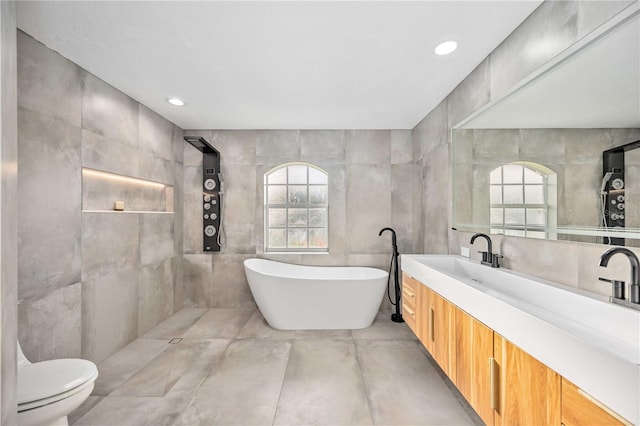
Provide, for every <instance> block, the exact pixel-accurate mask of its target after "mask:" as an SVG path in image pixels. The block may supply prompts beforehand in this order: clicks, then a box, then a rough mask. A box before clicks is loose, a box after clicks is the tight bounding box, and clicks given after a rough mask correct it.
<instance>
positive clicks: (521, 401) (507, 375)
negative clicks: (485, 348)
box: [493, 332, 561, 426]
mask: <svg viewBox="0 0 640 426" xmlns="http://www.w3.org/2000/svg"><path fill="white" fill-rule="evenodd" d="M493 354H494V359H495V362H496V367H497V368H498V375H499V378H497V380H498V381H499V394H500V398H499V401H498V404H497V407H496V408H495V411H494V416H495V417H494V425H540V426H542V425H559V424H560V423H561V407H560V405H561V400H560V396H561V391H560V386H561V377H560V375H559V374H558V373H556V372H555V371H553V370H552V369H550V368H549V367H547V366H546V365H544V364H543V363H541V362H540V361H538V360H537V359H535V358H533V357H532V356H531V355H529V354H527V353H526V352H525V351H523V350H522V349H520V348H518V347H517V346H515V345H514V344H512V343H511V342H509V341H508V340H506V339H504V338H503V337H502V336H500V335H499V334H498V333H495V332H494V333H493Z"/></svg>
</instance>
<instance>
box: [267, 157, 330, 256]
mask: <svg viewBox="0 0 640 426" xmlns="http://www.w3.org/2000/svg"><path fill="white" fill-rule="evenodd" d="M264 218H265V251H304V252H309V251H320V252H326V251H328V250H329V191H328V174H327V172H326V171H324V170H322V169H321V168H319V167H317V166H314V165H313V164H308V163H286V164H282V165H280V166H277V167H275V168H273V169H271V170H269V171H268V172H267V173H265V175H264Z"/></svg>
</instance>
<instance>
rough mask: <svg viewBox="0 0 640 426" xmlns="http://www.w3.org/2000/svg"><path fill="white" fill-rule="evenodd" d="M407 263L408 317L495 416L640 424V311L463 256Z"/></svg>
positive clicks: (484, 412)
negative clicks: (492, 266) (481, 263)
mask: <svg viewBox="0 0 640 426" xmlns="http://www.w3.org/2000/svg"><path fill="white" fill-rule="evenodd" d="M402 271H403V290H402V291H403V292H402V295H403V301H402V305H403V314H404V318H405V320H406V322H407V324H408V325H409V327H410V328H411V329H412V330H413V332H414V333H415V334H416V336H418V338H419V340H420V341H421V342H422V344H423V345H424V346H425V347H426V349H427V350H428V351H429V353H430V354H431V355H432V357H433V358H434V360H435V361H436V362H437V363H438V364H439V365H440V367H441V368H442V370H443V371H444V372H445V373H446V374H447V375H448V376H449V378H450V379H451V381H452V382H453V383H455V384H456V386H457V387H458V389H459V390H460V392H461V393H462V394H463V395H464V396H465V398H466V399H467V401H468V402H469V403H470V405H471V406H472V407H473V408H474V409H475V410H476V412H477V413H478V414H479V416H480V417H481V418H482V420H483V421H484V422H485V423H486V424H488V425H494V424H495V425H507V424H537V425H538V424H539V425H542V424H546V425H550V424H555V425H560V424H564V425H566V426H570V425H579V424H638V423H639V422H640V405H639V401H640V312H638V311H635V310H632V309H629V308H625V307H621V306H616V305H614V304H612V303H609V302H608V301H607V300H606V298H605V297H599V296H594V295H592V294H589V293H586V292H584V291H581V290H579V289H574V288H570V287H566V286H563V285H560V284H557V283H553V282H549V281H543V280H538V279H534V278H531V277H527V276H524V275H521V274H516V273H513V272H511V271H505V270H500V269H495V268H490V267H488V266H485V265H480V264H479V263H476V262H474V261H470V260H469V259H466V258H463V257H459V256H446V255H403V256H402Z"/></svg>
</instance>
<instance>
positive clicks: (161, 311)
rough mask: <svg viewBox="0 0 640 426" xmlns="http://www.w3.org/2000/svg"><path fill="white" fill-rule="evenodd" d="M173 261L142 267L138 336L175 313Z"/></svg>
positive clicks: (168, 260)
mask: <svg viewBox="0 0 640 426" xmlns="http://www.w3.org/2000/svg"><path fill="white" fill-rule="evenodd" d="M173 303H174V302H173V259H172V258H167V259H165V260H163V261H160V262H158V263H154V264H151V265H148V266H144V267H142V269H141V270H140V274H139V276H138V336H141V335H143V334H144V333H146V332H147V331H149V330H151V329H152V328H153V327H155V326H156V325H158V324H159V323H160V322H162V321H163V320H165V319H166V318H168V317H169V316H170V315H171V314H172V313H173Z"/></svg>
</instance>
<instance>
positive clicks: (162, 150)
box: [138, 105, 174, 160]
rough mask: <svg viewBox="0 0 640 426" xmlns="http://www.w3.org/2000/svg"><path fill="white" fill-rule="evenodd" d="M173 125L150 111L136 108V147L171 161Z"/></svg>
mask: <svg viewBox="0 0 640 426" xmlns="http://www.w3.org/2000/svg"><path fill="white" fill-rule="evenodd" d="M173 127H174V126H173V123H171V122H170V121H168V120H167V119H166V118H164V117H161V116H160V115H158V114H156V113H155V112H153V111H151V110H150V109H149V108H147V107H145V106H144V105H139V106H138V147H139V148H140V149H142V150H145V151H148V152H151V153H153V154H154V155H155V156H156V157H159V158H164V159H165V160H173Z"/></svg>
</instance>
